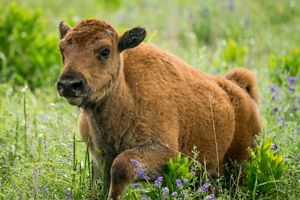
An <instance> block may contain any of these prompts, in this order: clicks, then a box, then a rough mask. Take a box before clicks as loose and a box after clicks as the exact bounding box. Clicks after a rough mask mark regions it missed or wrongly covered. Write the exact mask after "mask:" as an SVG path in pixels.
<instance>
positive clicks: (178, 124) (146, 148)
mask: <svg viewBox="0 0 300 200" xmlns="http://www.w3.org/2000/svg"><path fill="white" fill-rule="evenodd" d="M63 28H64V29H63V30H62V31H63V32H62V33H61V35H62V40H61V42H60V46H61V48H62V51H63V56H64V58H65V59H64V70H63V72H62V74H64V73H67V72H70V71H74V72H78V73H80V74H81V75H82V76H83V77H84V78H85V80H86V83H87V84H86V87H87V88H88V91H89V92H87V94H85V95H84V99H83V100H82V103H81V104H79V105H78V106H80V107H81V114H80V117H79V129H80V134H81V137H82V139H83V140H84V141H85V142H86V143H87V145H88V146H89V150H90V152H91V153H92V155H93V157H94V160H95V161H96V162H97V163H98V166H99V167H100V166H104V176H105V179H104V181H105V183H106V188H107V189H108V188H109V198H112V199H117V198H118V197H119V196H120V195H122V192H123V190H124V188H125V187H126V185H127V184H129V183H131V182H134V181H137V180H139V179H140V177H138V176H137V174H136V172H135V171H134V165H133V164H132V163H131V162H130V159H135V160H138V161H139V162H140V163H141V164H142V165H143V167H144V168H145V171H146V173H147V175H148V176H150V177H151V178H152V179H154V178H155V177H157V176H158V175H159V174H160V173H161V171H162V166H163V165H164V164H165V163H166V162H167V161H168V160H169V159H170V158H171V157H172V156H174V154H175V150H176V151H180V152H183V153H185V154H187V155H191V150H192V148H193V146H196V147H197V149H198V150H199V151H200V155H199V161H201V162H202V163H205V164H206V167H207V169H208V171H209V173H211V174H214V173H216V172H218V171H219V170H220V171H221V170H222V165H223V163H224V162H226V161H228V160H229V159H241V160H243V159H247V148H248V147H249V146H251V143H252V140H253V137H254V135H256V134H259V133H260V132H261V123H260V117H259V114H258V112H257V102H258V92H257V87H256V81H255V77H254V76H253V74H252V73H251V72H249V71H248V70H244V69H235V70H232V71H230V72H229V73H228V74H226V75H225V76H224V77H216V76H210V75H207V74H205V73H202V72H200V71H197V70H195V69H193V68H191V67H190V66H188V65H187V64H185V63H184V62H183V61H182V60H180V59H178V58H177V57H175V56H173V55H171V54H169V53H167V52H165V51H163V50H161V49H159V48H157V47H155V46H152V45H149V44H140V45H139V46H137V47H135V48H131V46H129V47H127V48H126V47H125V48H124V47H123V46H122V52H121V51H120V50H119V49H118V46H119V44H120V43H121V42H122V44H127V43H128V41H122V38H127V37H122V36H121V37H119V36H118V35H117V33H116V32H115V31H114V29H113V28H112V27H111V26H110V25H108V24H107V23H105V22H103V21H99V20H85V21H83V22H81V23H79V24H78V25H77V26H75V27H74V28H71V27H69V29H68V30H67V31H66V28H65V26H63ZM136 37H138V36H136ZM99 38H101V39H99ZM70 41H72V42H70ZM132 41H138V40H135V39H134V38H133V39H132V37H131V39H130V41H129V42H132ZM139 42H140V41H139ZM103 45H107V46H109V47H110V57H109V58H108V59H107V60H105V61H103V60H99V59H97V58H96V56H95V54H94V52H93V50H94V49H97V48H99V47H101V46H103ZM135 46H136V45H135ZM124 49H125V50H124ZM109 180H110V181H109Z"/></svg>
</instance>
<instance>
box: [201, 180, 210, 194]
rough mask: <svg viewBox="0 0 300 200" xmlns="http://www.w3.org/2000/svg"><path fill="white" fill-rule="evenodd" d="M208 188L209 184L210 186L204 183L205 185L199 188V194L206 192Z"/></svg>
mask: <svg viewBox="0 0 300 200" xmlns="http://www.w3.org/2000/svg"><path fill="white" fill-rule="evenodd" d="M210 186H211V184H210V183H209V182H205V183H204V184H203V185H202V186H201V192H206V191H207V190H208V188H209V187H210Z"/></svg>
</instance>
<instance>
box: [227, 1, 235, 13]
mask: <svg viewBox="0 0 300 200" xmlns="http://www.w3.org/2000/svg"><path fill="white" fill-rule="evenodd" d="M228 9H229V10H230V11H233V10H234V9H235V2H234V1H230V2H229V3H228Z"/></svg>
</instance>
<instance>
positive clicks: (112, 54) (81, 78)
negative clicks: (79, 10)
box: [57, 19, 146, 106]
mask: <svg viewBox="0 0 300 200" xmlns="http://www.w3.org/2000/svg"><path fill="white" fill-rule="evenodd" d="M59 31H60V44H59V48H60V51H61V54H62V60H63V64H64V68H63V71H62V73H61V75H60V77H59V79H58V81H57V90H58V92H59V94H60V95H61V96H63V97H65V98H66V99H67V100H68V102H69V103H70V104H71V105H76V106H82V105H84V104H88V103H96V102H98V101H100V100H101V99H102V98H103V97H104V96H105V95H107V93H109V92H110V91H111V89H112V88H113V86H114V84H115V82H116V81H117V80H118V75H119V71H120V68H121V62H122V61H121V52H122V51H124V50H126V49H128V48H133V47H136V46H137V45H138V44H140V43H141V42H142V41H143V40H144V38H145V36H146V31H145V29H143V28H139V27H137V28H133V29H131V30H129V31H126V32H125V33H124V34H123V35H122V36H120V37H119V36H118V34H117V32H116V31H115V29H114V28H113V27H112V26H110V25H109V24H107V23H106V22H104V21H101V20H95V19H93V20H84V21H82V22H80V23H79V24H77V25H76V26H75V27H70V26H68V25H67V24H65V23H64V22H61V23H60V24H59Z"/></svg>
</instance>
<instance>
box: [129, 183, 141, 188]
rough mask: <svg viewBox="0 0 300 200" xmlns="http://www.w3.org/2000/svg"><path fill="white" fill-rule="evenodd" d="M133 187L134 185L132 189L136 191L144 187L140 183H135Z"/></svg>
mask: <svg viewBox="0 0 300 200" xmlns="http://www.w3.org/2000/svg"><path fill="white" fill-rule="evenodd" d="M131 185H132V187H133V188H134V189H139V188H142V186H141V185H140V184H138V183H133V184H131Z"/></svg>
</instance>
